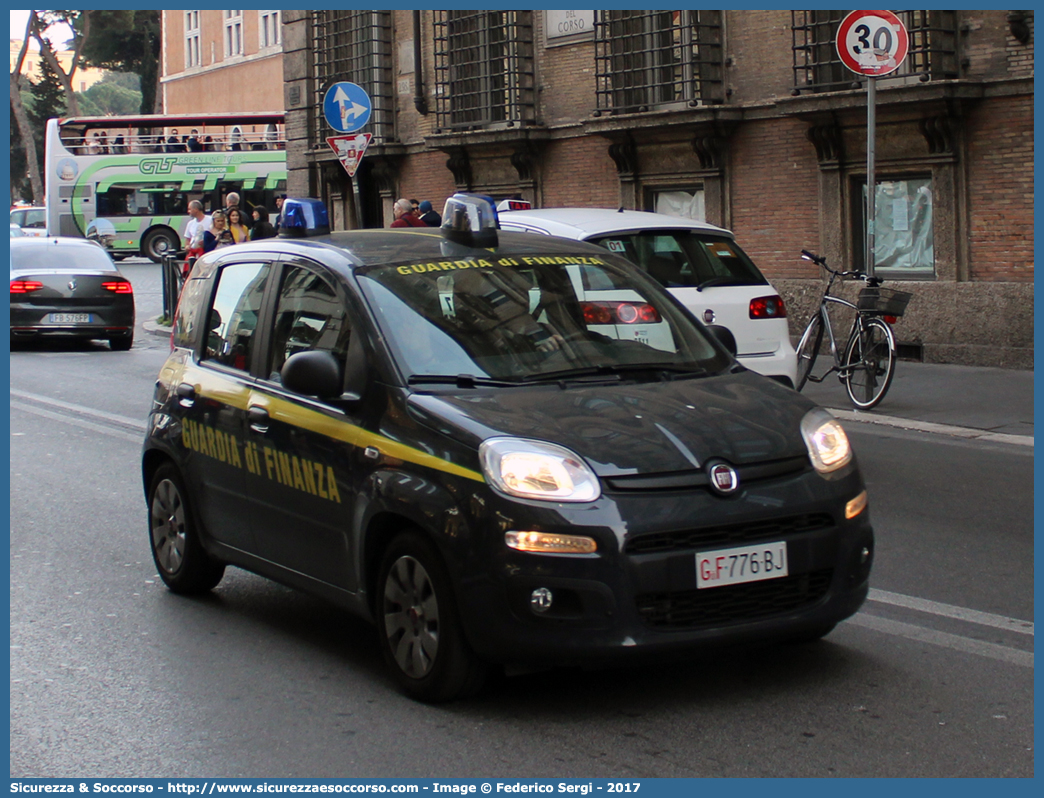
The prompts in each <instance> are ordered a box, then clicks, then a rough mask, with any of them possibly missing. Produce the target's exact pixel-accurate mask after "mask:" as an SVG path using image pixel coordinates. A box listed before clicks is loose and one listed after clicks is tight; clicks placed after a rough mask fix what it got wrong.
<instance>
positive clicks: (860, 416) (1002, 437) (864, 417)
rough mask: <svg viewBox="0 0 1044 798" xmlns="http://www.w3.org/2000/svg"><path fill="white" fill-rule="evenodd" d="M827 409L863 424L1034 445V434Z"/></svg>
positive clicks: (995, 441) (840, 417) (1020, 444)
mask: <svg viewBox="0 0 1044 798" xmlns="http://www.w3.org/2000/svg"><path fill="white" fill-rule="evenodd" d="M827 410H829V411H830V413H831V414H833V416H834V417H835V418H839V419H841V420H842V421H857V422H860V423H863V424H880V425H881V426H885V427H898V428H899V429H908V430H914V431H916V432H931V433H935V434H938V435H950V436H952V437H955V438H967V439H968V440H977V441H987V442H989V443H1010V444H1015V445H1016V446H1031V447H1032V446H1033V436H1032V435H1009V434H1006V433H1002V432H990V431H989V430H983V429H974V428H972V427H956V426H953V425H951V424H936V423H935V422H932V421H915V420H913V419H909V418H899V417H898V416H879V415H870V414H869V413H861V412H859V411H856V410H841V409H840V408H834V407H828V408H827Z"/></svg>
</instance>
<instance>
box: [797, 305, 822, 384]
mask: <svg viewBox="0 0 1044 798" xmlns="http://www.w3.org/2000/svg"><path fill="white" fill-rule="evenodd" d="M822 344H823V317H822V316H821V315H820V314H819V313H817V314H816V315H815V316H813V317H812V318H811V319H809V320H808V326H807V327H805V332H803V333H802V334H801V341H800V343H798V347H797V385H795V386H794V389H795V390H797V391H800V390H801V389H802V388H804V387H805V383H806V382H808V377H809V375H810V374H811V373H812V367H813V366H815V365H816V357H818V356H819V347H820V346H821V345H822Z"/></svg>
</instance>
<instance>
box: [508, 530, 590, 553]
mask: <svg viewBox="0 0 1044 798" xmlns="http://www.w3.org/2000/svg"><path fill="white" fill-rule="evenodd" d="M504 542H505V543H507V545H508V546H509V547H510V548H512V549H516V550H518V551H531V552H535V553H537V554H593V553H594V552H595V551H596V550H597V549H598V545H597V544H596V543H595V542H594V539H593V538H589V537H585V536H583V535H558V534H555V533H553V532H505V533H504Z"/></svg>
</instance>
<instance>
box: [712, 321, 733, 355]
mask: <svg viewBox="0 0 1044 798" xmlns="http://www.w3.org/2000/svg"><path fill="white" fill-rule="evenodd" d="M707 331H708V332H709V333H710V334H711V335H713V336H714V338H715V340H716V341H717V342H718V343H719V344H721V345H722V346H723V347H725V349H726V350H728V353H729V354H730V355H732V356H733V357H736V351H737V349H736V336H734V335H733V334H732V330H730V329H729V328H728V327H722V326H721V325H720V324H708V325H707Z"/></svg>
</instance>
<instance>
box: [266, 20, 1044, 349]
mask: <svg viewBox="0 0 1044 798" xmlns="http://www.w3.org/2000/svg"><path fill="white" fill-rule="evenodd" d="M283 13H284V20H283V23H284V24H283V49H284V77H285V94H284V100H285V108H286V114H287V138H288V167H289V181H288V185H289V191H290V192H291V193H297V194H302V195H310V196H320V197H322V198H323V199H324V200H325V201H326V202H327V205H328V207H329V208H330V210H331V218H332V223H333V225H334V226H335V227H338V228H346V227H356V226H364V227H382V226H386V225H387V224H388V223H389V222H390V220H391V204H392V202H393V201H394V200H395V198H397V197H402V196H406V197H416V198H419V199H430V200H431V201H432V202H433V204H434V205H435V206H436V208H439V207H440V206H441V203H442V201H443V200H444V198H445V197H446V196H448V195H449V194H452V193H453V192H454V191H458V190H470V191H480V192H483V193H489V194H492V195H494V196H495V197H498V198H500V197H522V198H525V199H528V200H530V201H532V202H533V203H534V204H535V205H536V206H538V207H554V206H567V205H582V206H595V207H626V208H637V209H646V210H664V209H670V208H677V207H678V205H677V203H678V202H679V201H681V202H682V203H685V202H686V200H688V199H691V200H692V203H691V204H690V205H685V207H687V208H694V209H698V210H695V211H691V213H692V214H693V215H698V216H700V217H702V218H705V219H706V220H707V221H709V222H712V223H714V224H719V225H722V226H724V227H728V228H730V229H732V230H734V231H735V233H736V235H737V237H738V238H739V240H740V241H741V242H742V244H743V246H744V248H745V249H746V250H747V252H748V253H749V254H750V255H751V256H752V257H753V258H754V260H755V261H756V262H757V263H758V264H759V266H760V267H761V269H762V270H763V271H764V272H765V274H766V275H767V276H768V277H769V278H770V279H771V280H772V281H773V282H774V283H775V285H776V286H777V287H778V288H779V289H780V290H781V292H782V293H783V294H784V296H785V298H786V299H787V301H788V306H789V309H790V319H791V325H792V330H791V331H792V332H793V333H795V334H796V333H798V332H800V326H801V324H802V320H803V319H805V318H807V316H808V314H809V313H810V312H811V310H812V308H813V307H814V304H815V302H816V301H817V299H818V293H819V292H820V291H821V285H822V283H821V281H820V276H819V275H818V274H817V273H816V269H815V267H812V266H811V264H808V263H807V262H805V261H802V260H800V259H799V257H798V255H799V252H800V250H801V249H802V248H810V249H814V250H817V251H819V252H821V253H823V254H825V255H827V257H828V258H829V260H830V262H831V263H832V264H835V265H842V264H844V265H845V266H847V267H852V266H862V265H863V262H864V261H865V259H866V258H865V231H864V229H863V228H864V226H865V225H864V221H863V219H864V215H865V210H864V209H865V196H866V177H867V174H866V155H867V152H866V150H867V140H866V139H867V107H866V103H867V91H866V84H865V81H862V82H860V80H859V79H857V76H856V75H855V74H854V73H852V72H850V71H848V70H847V69H845V68H844V67H843V65H842V64H841V63H840V59H839V57H838V55H837V52H836V49H835V47H834V39H835V36H836V31H837V28H838V25H839V23H840V21H841V19H842V17H843V16H844V14H845V13H846V12H841V11H674V12H671V11H572V12H570V11H481V12H478V11H438V10H434V11H285V12H283ZM900 16H901V18H902V19H903V21H904V23H905V25H906V26H907V28H908V30H909V31H910V42H911V44H910V55H909V57H908V58H907V60H906V61H905V62H904V65H903V67H902V68H901V69H900V70H899V71H898V72H896V73H894V74H893V75H892V76H889V77H888V78H881V79H878V81H877V87H878V88H877V98H878V102H877V125H876V130H877V136H876V146H875V149H876V169H875V172H876V177H877V193H876V196H877V204H876V208H877V214H876V215H877V220H878V222H877V227H878V232H877V236H876V238H877V242H878V250H877V259H876V261H877V270H878V273H879V274H880V275H881V276H883V277H886V278H887V279H889V280H895V281H901V282H902V283H903V285H902V286H901V287H903V288H904V289H905V290H910V291H912V292H913V293H914V294H915V295H916V296H915V299H914V300H913V302H912V303H911V305H910V309H909V313H908V315H907V316H906V317H905V318H904V319H902V320H900V322H899V323H898V324H897V325H896V328H895V329H896V334H897V337H898V339H899V341H900V344H901V347H902V349H901V354H905V355H907V356H910V357H917V358H923V359H924V360H926V361H930V362H950V363H965V364H980V365H997V366H1007V367H1016V368H1032V366H1033V310H1032V309H1033V291H1034V289H1033V240H1034V239H1033V99H1034V94H1033V46H1034V37H1033V12H1032V11H1029V12H1009V11H905V12H900ZM342 80H347V81H351V82H354V83H357V84H359V85H360V86H362V87H363V88H364V89H366V90H367V92H368V93H369V95H370V97H371V99H372V103H373V112H372V116H371V119H370V122H369V124H368V126H367V127H366V128H365V130H366V131H368V132H371V133H373V134H374V139H373V142H372V144H371V145H370V149H369V150H368V152H367V155H366V157H365V158H364V160H363V163H362V164H361V166H360V168H359V171H358V172H357V174H356V176H355V179H354V180H352V179H349V178H348V176H347V174H346V173H345V172H344V170H343V169H342V168H341V167H340V165H339V163H338V162H337V160H336V159H335V158H334V156H333V153H332V152H331V151H330V150H329V148H328V147H327V145H326V143H325V136H327V135H332V134H333V131H332V130H331V129H330V128H329V127H328V126H327V125H326V122H325V120H324V118H323V114H322V110H321V102H322V96H323V92H324V91H325V89H326V88H327V87H328V86H329V85H330V84H331V83H333V82H336V81H342ZM672 203H674V204H673V205H672ZM675 212H677V211H675ZM892 285H896V283H892Z"/></svg>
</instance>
